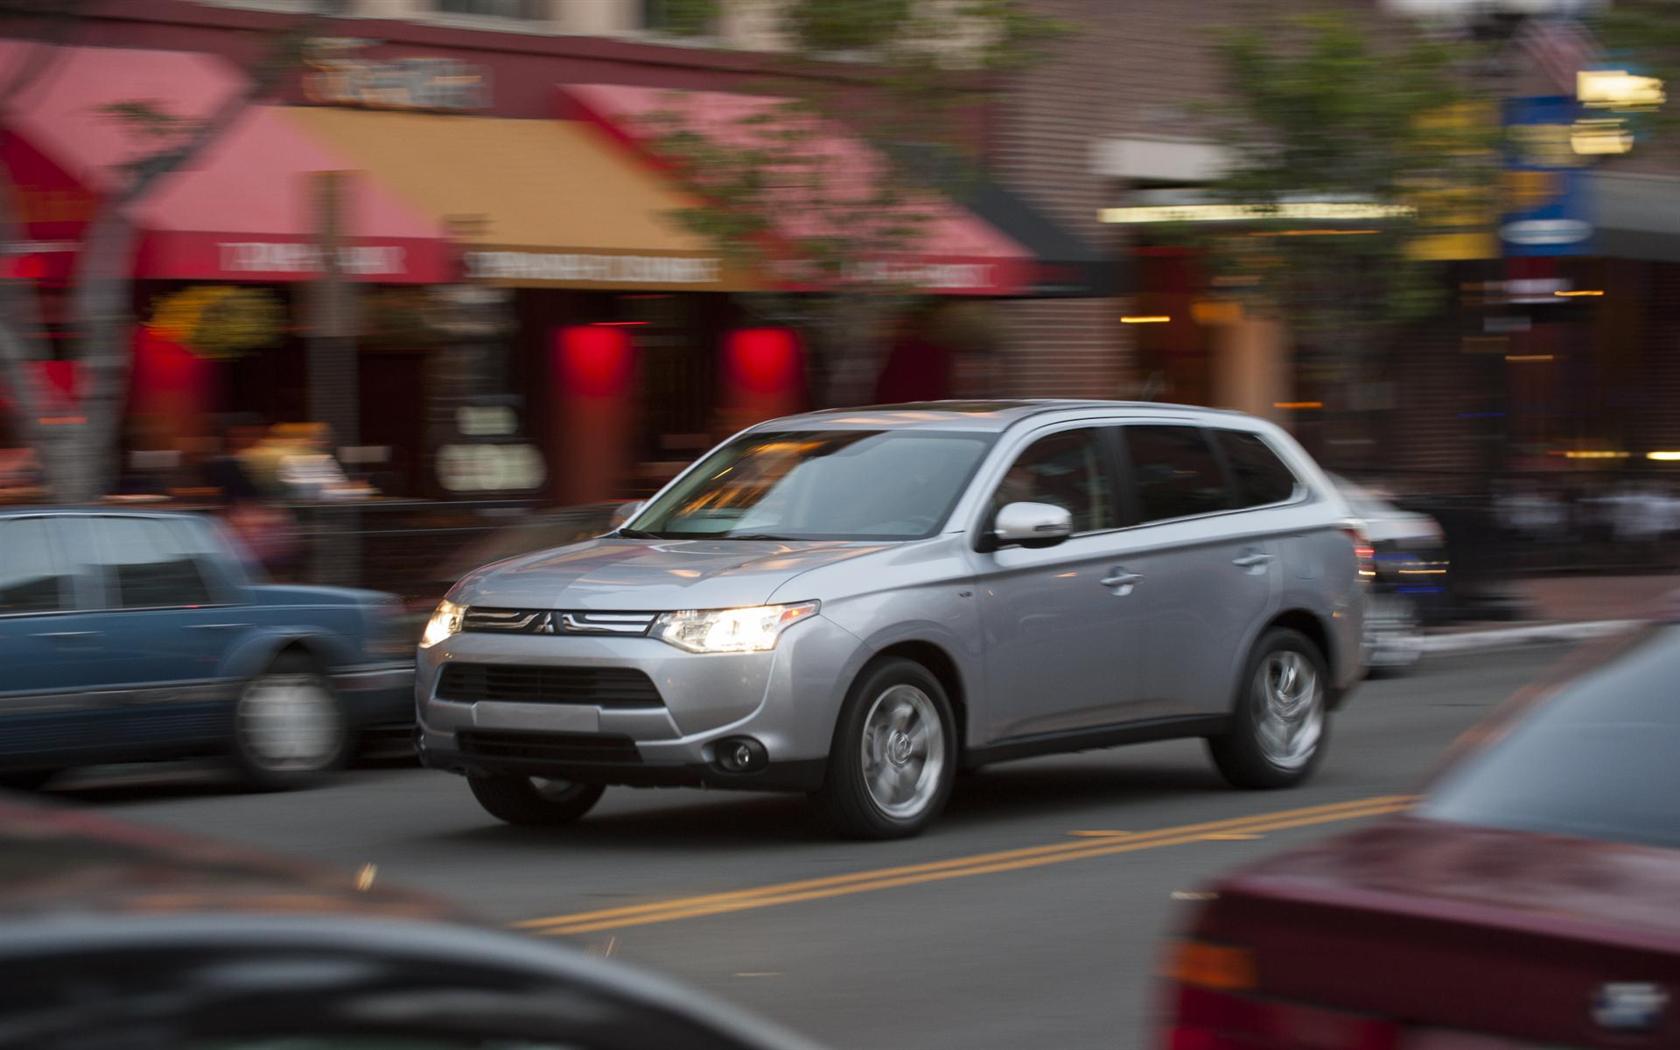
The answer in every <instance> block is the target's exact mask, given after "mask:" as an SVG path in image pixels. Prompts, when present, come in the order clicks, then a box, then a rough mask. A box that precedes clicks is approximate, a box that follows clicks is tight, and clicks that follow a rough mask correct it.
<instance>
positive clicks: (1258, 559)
mask: <svg viewBox="0 0 1680 1050" xmlns="http://www.w3.org/2000/svg"><path fill="white" fill-rule="evenodd" d="M1271 563H1272V555H1270V554H1267V553H1266V552H1265V551H1252V552H1250V553H1248V554H1244V555H1242V556H1241V557H1238V558H1232V559H1231V564H1232V565H1235V566H1236V567H1237V568H1239V569H1250V570H1252V569H1263V568H1265V567H1266V566H1268V565H1270V564H1271Z"/></svg>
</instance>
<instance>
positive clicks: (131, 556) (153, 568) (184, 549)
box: [95, 518, 211, 609]
mask: <svg viewBox="0 0 1680 1050" xmlns="http://www.w3.org/2000/svg"><path fill="white" fill-rule="evenodd" d="M95 528H96V529H97V530H98V536H99V551H100V556H101V558H102V560H103V561H104V564H105V570H106V573H107V576H106V579H107V581H108V582H107V585H108V587H109V588H110V598H111V604H112V605H114V606H115V607H116V608H119V609H150V608H158V607H168V606H181V605H204V604H207V603H208V602H210V600H211V598H210V588H209V586H208V585H207V584H206V583H205V580H204V574H203V572H202V571H201V570H200V568H199V564H198V559H197V558H195V557H194V556H193V554H192V552H191V550H190V549H189V548H188V546H187V544H186V543H185V542H184V541H183V538H182V537H181V536H180V535H179V534H178V533H177V532H176V530H175V529H173V528H171V527H170V525H169V523H168V522H165V521H160V520H157V519H153V518H97V519H95Z"/></svg>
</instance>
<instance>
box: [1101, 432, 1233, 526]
mask: <svg viewBox="0 0 1680 1050" xmlns="http://www.w3.org/2000/svg"><path fill="white" fill-rule="evenodd" d="M1123 433H1124V434H1125V437H1126V455H1127V458H1128V459H1129V461H1130V464H1131V479H1132V488H1133V490H1134V491H1135V492H1136V494H1137V506H1138V521H1139V522H1140V523H1143V522H1151V521H1164V520H1166V519H1168V518H1187V517H1190V516H1191V515H1194V514H1208V513H1211V512H1213V511H1217V510H1227V509H1229V508H1230V506H1231V501H1230V493H1229V492H1227V491H1226V487H1225V473H1224V471H1222V470H1221V469H1220V468H1219V460H1218V459H1217V458H1216V457H1215V456H1214V452H1213V446H1212V445H1210V444H1209V443H1208V439H1207V435H1205V434H1204V433H1203V432H1202V430H1201V428H1200V427H1184V426H1129V427H1126V428H1124V430H1123Z"/></svg>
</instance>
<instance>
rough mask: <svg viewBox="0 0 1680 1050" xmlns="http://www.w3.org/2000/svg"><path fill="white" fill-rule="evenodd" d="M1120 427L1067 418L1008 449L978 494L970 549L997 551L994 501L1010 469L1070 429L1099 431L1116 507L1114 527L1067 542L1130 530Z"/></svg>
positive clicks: (1101, 458) (1030, 433) (1101, 453)
mask: <svg viewBox="0 0 1680 1050" xmlns="http://www.w3.org/2000/svg"><path fill="white" fill-rule="evenodd" d="M1118 426H1119V421H1118V420H1115V419H1110V418H1103V419H1066V420H1062V421H1060V422H1057V423H1051V424H1049V425H1047V426H1042V427H1037V428H1035V429H1033V430H1030V431H1028V432H1027V433H1026V434H1025V435H1023V437H1022V439H1021V441H1020V442H1018V443H1016V444H1014V445H1012V446H1010V448H1009V450H1008V451H1007V452H1006V453H1004V454H1003V455H1002V456H1000V457H999V458H998V464H999V466H998V468H997V469H996V470H994V471H992V472H991V474H990V476H989V478H988V479H987V481H986V482H985V485H984V487H983V489H982V490H981V491H980V492H979V494H978V495H979V499H978V503H979V506H978V507H977V508H976V509H975V512H974V522H973V525H972V527H971V528H970V530H969V531H970V535H971V537H972V542H971V546H972V547H973V548H974V549H975V550H976V551H979V552H981V553H992V552H995V551H996V550H997V549H998V546H997V544H996V543H995V542H994V540H993V535H994V533H995V532H996V517H997V516H996V512H995V511H993V509H992V498H993V497H994V496H995V495H997V491H998V488H999V487H1000V486H1001V485H1002V484H1003V479H1004V478H1005V477H1007V476H1008V474H1009V471H1010V469H1011V468H1013V467H1014V466H1015V463H1016V461H1018V460H1019V459H1020V458H1021V457H1022V456H1023V455H1025V454H1026V452H1027V450H1028V449H1030V448H1032V447H1033V446H1035V445H1037V444H1038V443H1039V442H1040V441H1043V440H1045V439H1046V438H1052V437H1055V436H1056V435H1057V434H1065V433H1067V432H1068V431H1070V430H1094V431H1096V432H1097V454H1098V456H1099V462H1100V465H1101V468H1102V470H1103V471H1104V472H1105V474H1106V475H1107V477H1108V489H1109V499H1110V500H1111V501H1112V502H1113V506H1114V520H1115V524H1114V525H1113V526H1112V527H1110V528H1106V529H1090V530H1088V531H1085V532H1075V533H1071V534H1069V535H1068V537H1067V539H1069V540H1073V539H1081V538H1083V537H1086V536H1103V535H1107V534H1109V533H1113V532H1119V531H1121V530H1122V529H1126V528H1128V527H1129V525H1128V524H1127V521H1128V513H1129V504H1128V503H1127V501H1126V499H1125V485H1124V484H1123V482H1122V479H1121V477H1120V466H1121V462H1120V459H1119V455H1118V451H1119V449H1118V446H1117V445H1116V444H1115V440H1114V430H1115V428H1116V427H1118ZM1000 444H1001V443H1000ZM976 480H978V475H977V476H976V478H974V479H970V482H969V484H970V486H971V487H972V486H973V485H974V483H975V481H976Z"/></svg>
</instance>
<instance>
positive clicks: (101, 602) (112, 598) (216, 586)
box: [85, 514, 236, 613]
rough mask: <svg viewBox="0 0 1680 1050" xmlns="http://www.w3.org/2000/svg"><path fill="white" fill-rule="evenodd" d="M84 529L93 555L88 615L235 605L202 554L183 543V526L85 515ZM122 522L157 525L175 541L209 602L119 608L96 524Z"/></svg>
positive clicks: (166, 521)
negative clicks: (193, 570)
mask: <svg viewBox="0 0 1680 1050" xmlns="http://www.w3.org/2000/svg"><path fill="white" fill-rule="evenodd" d="M85 518H86V526H85V527H86V528H87V529H88V531H89V534H88V537H87V540H88V546H89V548H90V549H91V550H92V551H93V553H94V560H93V561H91V562H89V563H88V566H87V568H88V570H89V572H90V573H91V574H92V576H93V580H94V597H95V599H96V604H95V605H93V606H91V607H90V611H94V612H106V613H128V612H146V611H157V610H162V609H215V608H221V607H223V606H227V605H233V604H236V603H235V602H233V601H230V600H229V598H230V596H229V594H228V593H227V586H226V583H225V581H224V580H223V579H222V577H221V575H220V573H218V572H216V571H215V567H214V566H211V565H207V564H206V561H205V557H204V554H203V552H202V551H199V550H197V549H196V546H197V545H195V544H192V543H189V542H187V540H186V539H185V538H184V537H183V535H182V529H183V523H182V522H179V521H177V520H174V519H171V518H164V517H156V516H152V515H147V514H89V515H86V516H85ZM111 520H122V521H144V522H151V523H153V524H156V525H161V526H162V527H163V528H164V529H165V530H166V531H167V532H168V533H169V534H170V535H172V536H173V537H175V541H176V543H177V545H178V546H179V547H180V549H181V553H183V554H185V555H186V556H187V558H188V559H189V560H190V561H191V562H192V565H193V568H194V569H195V570H197V572H198V575H199V579H200V580H202V581H203V582H204V590H205V595H206V596H207V598H208V599H209V600H208V601H203V602H177V603H175V604H172V605H121V604H118V602H119V601H120V599H121V597H122V590H121V588H120V587H119V586H118V584H117V579H116V573H115V569H114V566H113V563H112V562H111V560H110V558H109V556H108V547H107V543H106V541H105V538H104V537H103V536H101V535H100V532H99V524H98V523H99V522H101V521H111Z"/></svg>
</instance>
